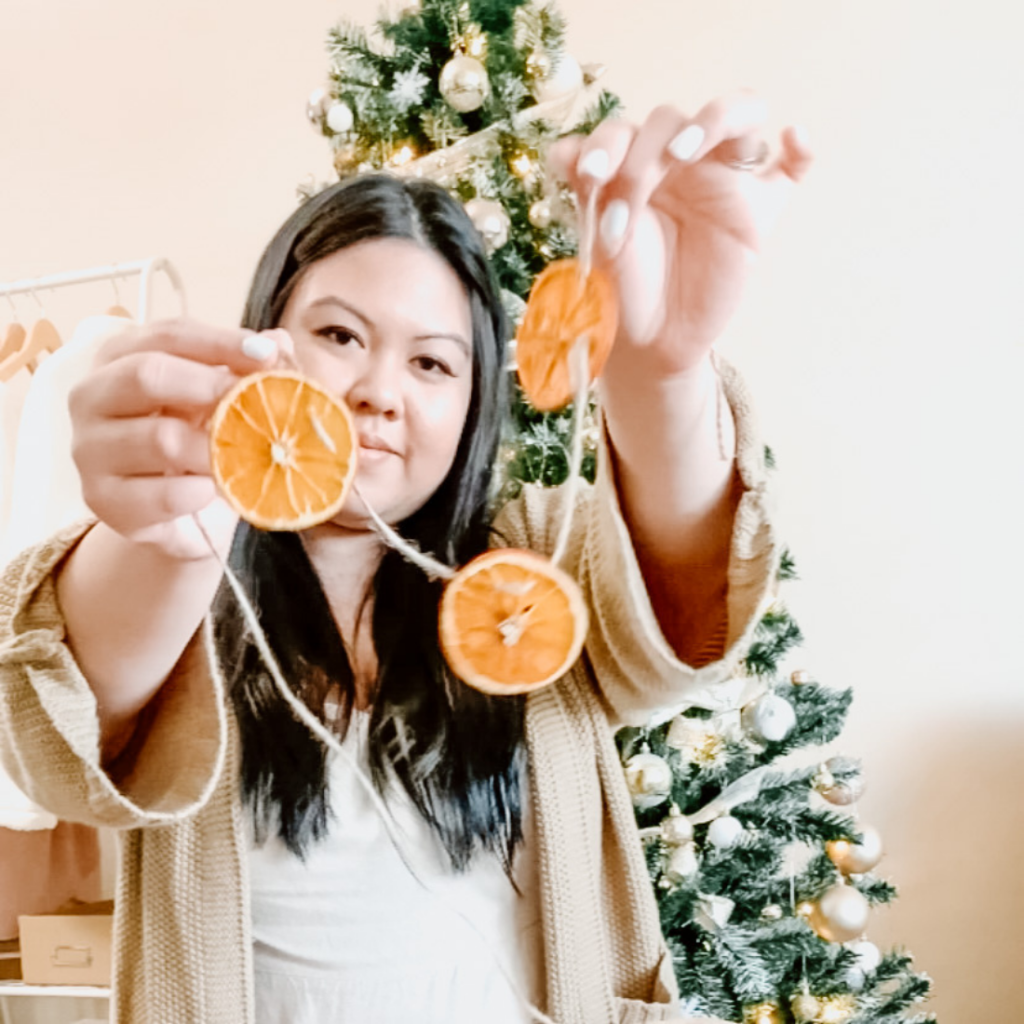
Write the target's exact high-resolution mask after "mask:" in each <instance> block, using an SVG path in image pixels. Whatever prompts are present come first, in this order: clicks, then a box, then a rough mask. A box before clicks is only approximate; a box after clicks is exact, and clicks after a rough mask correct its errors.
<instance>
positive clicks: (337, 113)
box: [327, 100, 356, 135]
mask: <svg viewBox="0 0 1024 1024" xmlns="http://www.w3.org/2000/svg"><path fill="white" fill-rule="evenodd" d="M355 123H356V118H355V114H353V113H352V108H351V107H350V106H349V105H348V104H347V103H342V102H341V101H340V100H339V101H338V102H337V103H332V104H331V105H330V106H329V107H328V108H327V127H328V128H330V129H331V131H332V132H334V134H335V135H344V134H345V133H346V132H350V131H352V126H353V125H354V124H355Z"/></svg>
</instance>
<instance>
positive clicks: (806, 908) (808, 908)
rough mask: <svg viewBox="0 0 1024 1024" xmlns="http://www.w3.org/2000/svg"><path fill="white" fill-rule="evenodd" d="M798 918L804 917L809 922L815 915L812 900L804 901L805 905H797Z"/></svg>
mask: <svg viewBox="0 0 1024 1024" xmlns="http://www.w3.org/2000/svg"><path fill="white" fill-rule="evenodd" d="M794 913H795V914H796V916H797V917H802V918H804V920H807V919H808V918H809V917H810V916H811V915H812V914H813V913H814V904H813V903H812V902H811V901H810V900H804V901H803V903H798V904H797V905H796V910H795V911H794Z"/></svg>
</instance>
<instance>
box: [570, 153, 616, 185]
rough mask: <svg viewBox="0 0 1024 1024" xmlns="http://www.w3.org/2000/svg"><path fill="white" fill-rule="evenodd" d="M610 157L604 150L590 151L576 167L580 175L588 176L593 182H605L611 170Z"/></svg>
mask: <svg viewBox="0 0 1024 1024" xmlns="http://www.w3.org/2000/svg"><path fill="white" fill-rule="evenodd" d="M611 165H612V161H611V157H610V156H608V151H607V150H605V149H592V150H591V151H590V152H589V153H587V154H586V155H585V156H584V157H583V158H582V159H581V160H580V162H579V163H578V164H577V165H576V169H577V170H578V171H579V172H580V174H586V175H589V176H590V177H591V178H593V179H594V180H595V181H606V180H607V178H608V172H609V171H610V170H611Z"/></svg>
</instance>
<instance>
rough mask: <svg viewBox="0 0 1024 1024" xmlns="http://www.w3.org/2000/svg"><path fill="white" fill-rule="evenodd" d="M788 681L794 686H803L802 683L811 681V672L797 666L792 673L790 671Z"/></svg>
mask: <svg viewBox="0 0 1024 1024" xmlns="http://www.w3.org/2000/svg"><path fill="white" fill-rule="evenodd" d="M789 681H790V682H791V683H792V684H793V685H794V686H803V685H804V683H809V682H810V681H811V673H810V672H807V671H805V670H804V669H802V668H798V669H797V670H796V671H795V672H794V673H792V675H790V677H789Z"/></svg>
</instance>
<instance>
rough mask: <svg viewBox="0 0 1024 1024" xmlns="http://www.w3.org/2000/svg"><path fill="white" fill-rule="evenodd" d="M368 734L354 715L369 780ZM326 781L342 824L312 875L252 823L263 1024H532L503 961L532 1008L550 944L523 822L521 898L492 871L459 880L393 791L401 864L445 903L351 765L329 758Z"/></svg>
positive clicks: (351, 735) (356, 742)
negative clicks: (262, 838)
mask: <svg viewBox="0 0 1024 1024" xmlns="http://www.w3.org/2000/svg"><path fill="white" fill-rule="evenodd" d="M368 724H369V714H368V713H366V712H356V713H355V715H354V717H353V720H352V725H351V726H350V728H349V732H348V735H347V736H346V738H345V740H344V743H343V746H344V748H345V749H346V750H348V751H350V752H351V753H352V754H353V755H354V756H355V757H356V758H357V760H358V761H359V763H360V765H361V766H362V767H363V769H364V771H368V769H367V761H366V742H367V731H368ZM328 773H329V774H328V779H329V797H330V807H331V809H332V811H333V812H334V816H333V817H332V818H331V819H330V823H329V834H328V836H327V838H326V839H325V840H323V841H321V842H316V843H314V844H313V845H312V846H311V848H310V850H309V853H308V854H307V859H306V862H305V863H303V862H302V861H300V860H299V859H298V858H297V857H296V856H294V855H293V854H292V853H291V852H290V851H289V850H288V849H287V847H286V846H285V845H284V843H283V841H282V840H281V839H280V838H279V837H278V836H277V834H276V833H275V834H273V835H271V836H270V837H269V838H268V839H267V841H266V842H265V843H264V845H263V846H261V847H256V846H255V843H254V833H253V831H252V821H251V816H250V812H249V810H248V808H247V809H246V813H245V819H246V821H247V822H248V829H249V851H250V853H249V870H250V881H249V885H250V892H251V898H252V921H253V952H254V961H255V975H256V1019H257V1022H258V1024H348V1022H355V1024H409V1022H410V1021H415V1022H417V1024H480V1022H481V1021H487V1024H526V1022H528V1021H530V1020H531V1017H530V1015H529V1014H528V1012H527V1010H526V1008H525V1007H524V1005H523V1004H522V1003H521V1002H520V1000H519V999H518V998H517V996H516V995H515V993H514V992H513V990H512V988H511V987H510V985H509V982H508V980H507V979H506V977H505V976H504V975H503V974H502V972H501V970H500V969H499V967H498V965H497V962H496V960H495V954H497V955H498V956H500V957H501V959H502V961H503V963H504V965H505V968H506V970H508V971H509V973H510V975H511V976H512V977H513V978H514V979H515V982H516V985H517V987H518V988H519V989H520V990H521V992H522V993H523V996H525V997H526V998H527V999H529V1000H530V1001H531V1002H532V1003H533V1004H534V1005H538V1004H539V1002H540V1000H539V994H538V993H539V985H540V979H541V965H542V952H541V943H542V932H541V925H540V912H539V899H538V893H537V881H536V874H535V866H534V865H533V864H532V857H531V854H533V852H534V850H533V849H532V848H531V840H532V837H531V834H530V825H529V821H530V814H529V808H526V809H525V815H524V827H525V831H526V841H525V843H524V845H523V847H522V848H521V849H520V850H519V852H518V854H517V857H516V869H515V872H514V874H515V878H516V884H517V885H518V886H519V888H520V891H521V892H522V894H523V895H522V897H519V896H517V895H516V892H515V890H514V889H513V888H512V885H511V883H510V882H509V880H508V878H507V877H506V875H505V874H504V872H503V871H502V868H501V865H500V864H499V862H498V859H497V858H496V857H487V856H481V858H480V860H479V861H478V862H475V863H474V864H473V866H472V867H471V869H470V870H469V871H468V872H466V873H464V874H461V875H456V874H454V873H453V872H452V870H451V866H450V863H449V862H448V860H447V854H446V853H445V852H444V850H443V847H442V846H441V845H440V843H439V842H438V840H437V838H436V836H435V835H434V833H433V832H432V831H431V829H430V828H429V826H428V825H427V823H426V822H425V821H424V820H423V819H422V817H421V816H420V815H419V813H418V812H417V811H416V810H415V808H414V807H413V805H412V802H411V801H410V800H409V798H408V796H407V794H406V793H405V791H404V790H401V791H399V789H398V787H397V785H396V786H393V787H392V788H391V790H390V791H389V794H388V800H387V804H388V807H389V809H390V810H391V813H392V815H393V818H394V820H395V822H396V824H397V826H398V832H399V835H400V837H401V839H402V842H403V850H404V851H407V855H408V856H409V857H410V858H411V859H412V861H413V863H414V865H415V867H416V872H417V874H418V875H419V877H420V878H422V879H423V881H424V882H425V883H426V885H428V886H429V887H430V889H431V890H432V891H433V892H436V893H438V894H439V895H440V899H438V898H436V897H435V896H433V895H431V893H429V892H426V891H425V890H424V889H422V888H421V887H420V886H419V884H418V883H417V882H416V880H415V879H414V878H413V877H412V875H411V874H410V873H409V870H408V869H407V868H406V866H405V865H404V864H403V862H402V860H401V859H400V858H399V856H398V854H397V852H396V851H395V848H394V846H393V844H392V841H391V839H390V837H389V836H388V833H387V831H386V830H385V828H384V826H383V823H382V821H381V818H380V815H379V813H378V811H377V809H376V808H375V807H374V806H373V804H372V803H371V801H370V798H369V796H368V794H367V792H366V790H365V789H364V787H363V786H362V784H361V783H360V782H359V780H358V778H356V777H355V775H354V773H353V771H352V769H351V767H350V765H349V764H348V762H347V761H345V760H344V759H343V758H342V757H341V756H340V755H338V754H337V753H333V752H332V753H331V754H329V756H328ZM453 907H455V908H458V910H459V911H461V913H462V914H463V915H465V917H466V918H468V919H469V921H470V922H472V926H471V925H470V924H468V923H467V922H466V920H464V919H463V918H461V917H460V916H458V914H456V913H455V912H454V911H453V910H452V909H451V908H453Z"/></svg>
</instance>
